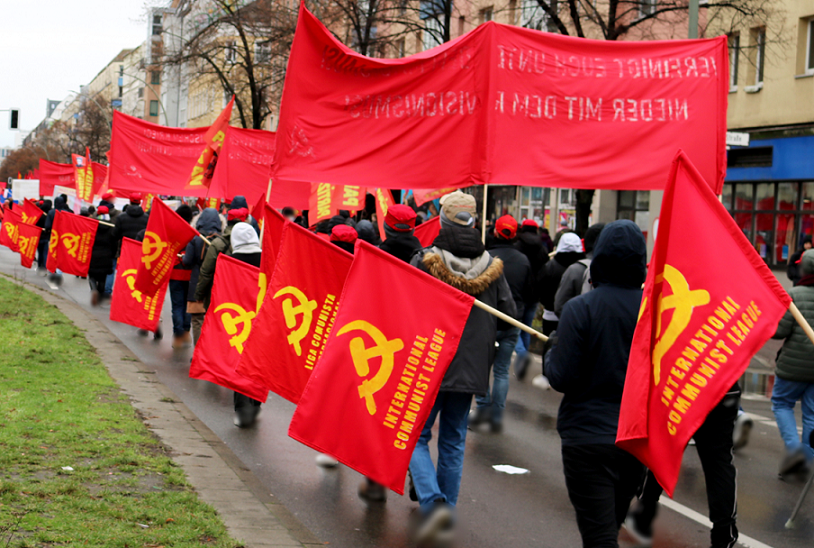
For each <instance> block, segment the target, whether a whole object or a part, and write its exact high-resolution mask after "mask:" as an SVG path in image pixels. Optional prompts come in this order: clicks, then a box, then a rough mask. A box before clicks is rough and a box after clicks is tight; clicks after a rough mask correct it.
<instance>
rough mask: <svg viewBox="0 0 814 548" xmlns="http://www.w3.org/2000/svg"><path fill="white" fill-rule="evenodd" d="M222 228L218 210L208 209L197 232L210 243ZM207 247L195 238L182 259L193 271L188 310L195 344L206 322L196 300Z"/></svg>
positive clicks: (201, 306) (190, 277) (188, 245)
mask: <svg viewBox="0 0 814 548" xmlns="http://www.w3.org/2000/svg"><path fill="white" fill-rule="evenodd" d="M222 227H223V224H222V223H221V220H220V214H219V213H218V210H217V209H214V208H211V207H207V208H206V209H204V210H203V211H202V212H201V214H200V216H198V224H197V230H198V232H200V233H201V234H203V235H204V236H206V237H207V238H208V239H209V240H210V241H211V240H213V239H214V238H215V236H217V235H218V234H220V233H221V229H222ZM206 247H207V246H206V244H205V243H204V241H203V238H201V237H200V236H195V237H194V238H193V239H192V241H191V242H189V243H188V244H187V248H186V250H185V251H184V258H183V259H181V263H182V264H183V265H184V266H185V267H187V268H189V269H191V272H190V275H189V291H188V293H187V310H190V309H191V310H192V311H191V312H190V316H191V321H190V325H191V330H192V339H193V344H197V343H198V338H199V337H200V336H201V328H202V327H203V321H204V313H205V310H204V308H203V304H201V305H198V304H196V303H197V301H196V299H195V289H196V288H197V287H198V275H199V274H200V272H201V265H202V264H203V260H204V255H205V254H206ZM189 303H193V304H189ZM196 307H197V308H196Z"/></svg>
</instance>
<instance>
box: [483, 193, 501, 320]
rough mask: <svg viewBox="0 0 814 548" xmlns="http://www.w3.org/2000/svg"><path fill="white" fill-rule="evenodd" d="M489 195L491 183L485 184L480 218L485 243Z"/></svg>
mask: <svg viewBox="0 0 814 548" xmlns="http://www.w3.org/2000/svg"><path fill="white" fill-rule="evenodd" d="M488 195H489V185H483V214H482V215H481V219H480V237H481V240H483V243H484V244H485V243H486V198H487V196H488ZM495 312H497V311H495Z"/></svg>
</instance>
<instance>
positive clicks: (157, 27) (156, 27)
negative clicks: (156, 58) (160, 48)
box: [153, 15, 164, 36]
mask: <svg viewBox="0 0 814 548" xmlns="http://www.w3.org/2000/svg"><path fill="white" fill-rule="evenodd" d="M163 30H164V29H163V27H162V25H161V15H153V36H160V35H161V32H162V31H163Z"/></svg>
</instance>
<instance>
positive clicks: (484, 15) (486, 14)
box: [480, 6, 495, 23]
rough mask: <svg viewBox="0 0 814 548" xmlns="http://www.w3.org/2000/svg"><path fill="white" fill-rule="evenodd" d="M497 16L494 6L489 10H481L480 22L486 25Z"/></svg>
mask: <svg viewBox="0 0 814 548" xmlns="http://www.w3.org/2000/svg"><path fill="white" fill-rule="evenodd" d="M494 15H495V8H494V6H489V7H488V8H484V9H482V10H480V22H481V23H486V22H487V21H491V20H492V18H493V17H494Z"/></svg>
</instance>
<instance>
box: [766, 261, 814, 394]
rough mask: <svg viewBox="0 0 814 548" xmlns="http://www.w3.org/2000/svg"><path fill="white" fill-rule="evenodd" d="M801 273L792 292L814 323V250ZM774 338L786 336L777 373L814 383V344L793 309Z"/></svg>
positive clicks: (784, 377)
mask: <svg viewBox="0 0 814 548" xmlns="http://www.w3.org/2000/svg"><path fill="white" fill-rule="evenodd" d="M800 274H802V278H801V279H800V280H799V282H798V284H797V285H795V286H794V287H792V288H791V290H790V291H789V295H791V300H792V301H794V304H795V305H797V308H799V309H800V312H801V313H802V314H803V317H804V318H805V319H806V320H808V323H810V324H814V250H808V251H806V252H805V253H803V256H802V260H801V262H800ZM772 338H773V339H785V341H784V342H783V348H781V349H780V353H779V354H778V356H777V376H778V377H780V378H781V379H783V380H786V381H796V382H810V383H814V360H812V359H811V356H812V355H814V345H812V344H811V341H810V340H809V339H808V336H806V334H805V332H804V331H803V328H802V327H800V326H799V325H797V322H796V321H795V320H794V317H793V316H792V315H791V312H789V311H786V313H785V314H784V315H783V318H782V319H781V320H780V323H779V324H777V332H776V333H775V334H774V336H773V337H772Z"/></svg>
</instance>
